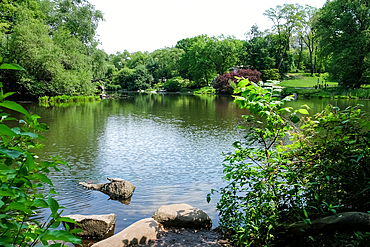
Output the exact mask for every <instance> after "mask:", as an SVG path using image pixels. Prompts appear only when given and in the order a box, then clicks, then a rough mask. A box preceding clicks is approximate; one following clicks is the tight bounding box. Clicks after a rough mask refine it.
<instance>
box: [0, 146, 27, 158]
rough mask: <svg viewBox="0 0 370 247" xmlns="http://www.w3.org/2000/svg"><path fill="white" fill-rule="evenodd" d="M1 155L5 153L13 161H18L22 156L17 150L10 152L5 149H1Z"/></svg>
mask: <svg viewBox="0 0 370 247" xmlns="http://www.w3.org/2000/svg"><path fill="white" fill-rule="evenodd" d="M0 153H3V154H5V155H7V156H9V157H10V158H13V159H17V158H19V156H21V155H22V153H21V152H19V151H17V150H9V149H6V148H3V147H0Z"/></svg>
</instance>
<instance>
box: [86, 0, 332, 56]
mask: <svg viewBox="0 0 370 247" xmlns="http://www.w3.org/2000/svg"><path fill="white" fill-rule="evenodd" d="M89 2H90V3H91V4H93V5H95V6H96V9H98V10H101V11H102V12H103V13H104V18H105V22H101V23H100V24H99V27H98V29H97V33H98V35H99V36H98V39H99V40H100V42H101V43H102V45H100V46H99V48H100V49H104V50H105V52H107V53H108V54H111V53H116V52H117V51H123V50H124V49H127V50H128V51H129V52H136V51H149V52H152V51H154V50H156V49H160V48H164V47H166V46H167V47H172V46H175V45H176V42H177V41H178V40H181V39H183V38H189V37H194V36H196V35H200V34H207V35H208V36H219V35H221V34H224V35H233V36H235V37H236V38H238V39H242V40H244V39H245V33H246V32H248V31H249V30H250V28H251V26H252V25H253V24H255V23H257V25H258V26H259V27H260V29H261V30H265V29H268V28H271V26H272V22H271V21H269V20H268V19H267V17H265V16H264V15H263V12H264V11H265V10H266V9H269V8H275V7H276V6H277V5H282V4H284V3H298V4H301V5H305V4H309V5H311V6H315V7H318V8H321V7H322V6H323V5H324V4H325V2H326V0H310V1H308V0H295V1H281V0H275V1H272V0H255V1H249V0H243V1H242V0H228V1H225V0H186V1H183V0H104V1H102V0H89Z"/></svg>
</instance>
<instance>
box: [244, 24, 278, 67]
mask: <svg viewBox="0 0 370 247" xmlns="http://www.w3.org/2000/svg"><path fill="white" fill-rule="evenodd" d="M246 35H247V40H246V41H245V42H244V43H243V51H244V54H243V56H242V57H241V58H240V60H241V63H242V64H243V66H244V67H246V68H251V69H257V70H265V69H271V68H274V67H275V64H276V61H275V59H274V57H273V54H272V52H271V51H272V50H273V47H272V46H273V43H272V42H271V39H270V35H269V34H268V33H266V32H261V31H259V30H258V26H257V25H253V26H252V28H251V31H250V32H249V33H246Z"/></svg>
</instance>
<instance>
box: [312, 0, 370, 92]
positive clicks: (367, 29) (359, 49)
mask: <svg viewBox="0 0 370 247" xmlns="http://www.w3.org/2000/svg"><path fill="white" fill-rule="evenodd" d="M369 12H370V4H369V1H367V0H335V1H330V2H326V3H325V5H324V7H323V8H322V9H321V10H320V11H319V14H318V21H317V35H318V37H319V44H320V49H321V54H322V55H323V56H324V57H326V58H329V64H328V67H327V69H328V71H329V72H330V73H331V74H332V75H333V76H334V77H336V78H337V79H339V80H340V83H341V84H342V85H343V86H346V87H349V88H358V87H360V86H361V85H362V84H367V83H370V15H369Z"/></svg>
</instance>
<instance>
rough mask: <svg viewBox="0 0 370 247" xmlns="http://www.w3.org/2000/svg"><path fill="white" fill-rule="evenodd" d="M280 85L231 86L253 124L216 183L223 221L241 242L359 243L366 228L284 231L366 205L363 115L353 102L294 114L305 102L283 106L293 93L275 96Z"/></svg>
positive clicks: (368, 135)
mask: <svg viewBox="0 0 370 247" xmlns="http://www.w3.org/2000/svg"><path fill="white" fill-rule="evenodd" d="M280 90H281V89H280V88H279V87H278V86H275V85H274V84H273V83H264V84H263V83H259V84H255V83H253V82H252V83H251V82H249V81H248V80H241V81H240V82H239V84H238V86H237V88H236V90H235V91H234V93H235V94H237V96H234V97H235V102H236V103H238V104H239V107H240V108H246V109H249V115H246V116H244V118H245V120H246V121H247V126H248V125H249V126H252V127H248V128H245V127H244V128H245V129H246V132H247V134H246V136H245V140H244V141H243V142H235V143H234V144H233V146H234V148H235V150H234V152H232V153H229V154H226V155H225V160H224V164H223V166H224V175H225V176H224V180H226V181H227V183H228V184H227V185H226V186H225V187H223V188H220V189H219V192H220V193H221V199H220V201H219V202H218V204H217V209H218V211H219V214H220V225H221V227H222V228H223V229H224V230H225V231H227V232H228V233H230V234H231V235H232V238H233V241H234V243H235V244H236V245H242V246H277V245H282V246H286V245H287V244H292V243H294V242H295V241H298V242H296V243H300V245H301V246H303V245H302V244H304V243H305V244H307V246H323V244H324V245H328V246H331V245H333V243H337V242H338V241H342V242H341V243H343V244H344V243H346V244H349V243H350V244H356V243H357V244H358V243H360V244H361V241H362V240H364V239H366V237H368V236H367V235H366V234H365V235H364V234H361V233H356V232H355V233H350V234H352V235H351V237H350V236H347V235H339V236H338V233H337V232H334V233H332V235H329V236H325V237H323V235H322V234H321V235H320V234H319V235H318V236H308V237H305V238H304V239H303V240H302V239H299V240H297V239H295V238H294V237H292V236H287V235H286V232H284V231H285V230H284V229H287V228H285V226H287V225H288V224H291V223H294V222H303V223H306V224H310V222H311V220H312V219H317V218H320V217H325V216H328V215H332V214H335V213H337V212H345V211H350V210H358V211H362V212H366V211H367V210H368V209H369V199H368V198H369V196H370V195H369V193H370V189H369V188H370V187H369V184H370V181H369V179H368V178H369V177H370V174H369V173H370V170H369V168H368V167H369V160H370V159H369V158H370V148H369V143H370V124H369V121H367V119H368V118H367V115H366V114H364V113H363V112H361V110H360V107H359V106H357V107H348V108H347V109H345V110H344V111H340V110H339V109H338V108H337V107H333V106H331V105H328V106H327V107H326V109H325V110H324V111H323V112H321V113H319V114H317V115H316V116H315V117H314V118H311V117H302V118H300V116H301V115H307V114H308V111H307V109H305V108H308V107H307V106H304V108H302V109H298V110H293V109H292V108H291V107H285V106H284V102H286V101H289V100H291V99H292V98H291V97H286V98H284V99H283V100H280V98H278V97H274V96H275V95H276V93H278V92H279V91H280ZM298 122H300V124H301V125H300V129H299V128H298V127H299V126H298V125H297V124H298ZM212 192H214V190H212ZM207 200H208V201H209V200H210V195H208V196H207ZM284 234H285V235H284ZM343 236H346V237H344V239H343V238H341V237H343ZM288 239H289V241H290V243H286V242H284V241H287V240H288ZM339 239H341V240H339ZM360 240H361V241H360Z"/></svg>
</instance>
